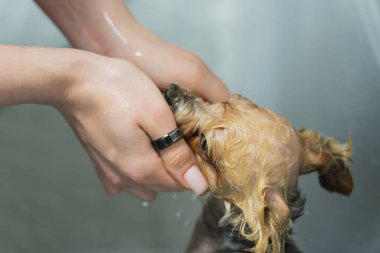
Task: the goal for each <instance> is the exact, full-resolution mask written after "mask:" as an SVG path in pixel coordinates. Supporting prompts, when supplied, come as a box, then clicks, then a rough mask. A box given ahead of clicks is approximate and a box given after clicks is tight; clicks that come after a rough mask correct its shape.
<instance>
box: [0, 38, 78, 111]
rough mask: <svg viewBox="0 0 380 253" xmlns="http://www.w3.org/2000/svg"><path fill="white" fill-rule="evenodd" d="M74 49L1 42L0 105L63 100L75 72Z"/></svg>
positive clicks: (51, 102)
mask: <svg viewBox="0 0 380 253" xmlns="http://www.w3.org/2000/svg"><path fill="white" fill-rule="evenodd" d="M72 51H74V50H72V49H52V48H42V47H19V46H5V45H0V55H1V58H0V107H5V106H9V105H15V104H23V103H38V104H50V105H54V104H56V103H57V102H59V101H60V99H61V98H62V96H64V94H65V92H66V90H67V85H68V83H69V81H70V79H71V78H72V76H73V75H72V71H70V68H72V67H73V66H72V62H75V61H73V58H75V57H74V55H75V54H74V53H73V52H72ZM78 60H79V59H78Z"/></svg>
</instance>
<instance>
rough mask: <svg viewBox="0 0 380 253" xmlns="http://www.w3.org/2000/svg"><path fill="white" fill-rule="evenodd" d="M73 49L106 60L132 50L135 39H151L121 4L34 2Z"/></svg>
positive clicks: (114, 1) (67, 0) (114, 0)
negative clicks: (116, 51) (119, 50)
mask: <svg viewBox="0 0 380 253" xmlns="http://www.w3.org/2000/svg"><path fill="white" fill-rule="evenodd" d="M36 3H37V4H38V5H39V6H40V7H41V8H42V9H43V10H44V11H45V12H46V14H47V15H48V16H49V17H50V18H51V19H52V20H53V22H54V23H55V24H56V25H57V26H58V28H59V29H60V30H61V31H62V32H63V33H64V34H65V36H66V37H67V38H68V40H69V41H70V42H71V44H72V46H73V47H75V48H79V49H84V50H88V51H92V52H96V53H100V54H103V55H108V56H115V55H112V54H113V52H112V51H113V50H114V49H115V48H117V47H123V48H124V46H127V45H128V46H129V47H133V45H132V44H133V40H134V37H135V36H134V35H135V34H138V35H139V36H147V37H149V36H153V34H151V33H150V32H149V31H147V30H146V29H143V28H142V26H141V25H140V24H139V23H138V22H137V20H136V19H135V18H134V17H133V16H132V14H131V13H130V12H129V10H128V8H127V7H126V6H125V5H124V3H123V2H122V1H121V0H107V1H104V0H92V1H89V0H65V1H60V0H36Z"/></svg>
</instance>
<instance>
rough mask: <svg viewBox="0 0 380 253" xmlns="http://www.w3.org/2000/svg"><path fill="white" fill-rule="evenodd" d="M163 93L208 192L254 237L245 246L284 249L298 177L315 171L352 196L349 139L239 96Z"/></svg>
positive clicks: (324, 182) (180, 91)
mask: <svg viewBox="0 0 380 253" xmlns="http://www.w3.org/2000/svg"><path fill="white" fill-rule="evenodd" d="M165 96H166V98H167V100H168V101H169V104H171V107H172V109H173V111H174V115H175V117H176V121H177V123H178V125H179V126H180V128H181V130H182V132H183V133H184V135H185V137H186V139H187V140H188V142H189V144H190V146H191V148H192V149H193V151H194V152H195V154H196V157H197V160H198V162H199V164H200V168H201V170H202V172H203V174H204V175H205V176H206V178H207V181H208V184H209V188H210V191H211V192H212V193H213V194H215V195H216V196H218V197H221V198H223V199H224V200H225V201H226V203H227V206H226V210H227V211H226V214H225V216H224V217H223V220H227V221H228V222H230V223H232V224H234V225H235V226H236V227H238V228H239V229H240V234H241V235H243V236H244V237H245V238H246V239H247V240H250V241H254V242H255V245H256V246H255V247H254V248H252V249H247V250H249V251H252V252H257V253H265V252H276V253H277V252H283V251H284V243H285V240H286V238H287V236H288V231H289V229H290V228H291V226H292V224H291V220H290V215H289V207H288V204H287V196H288V194H290V193H292V192H293V191H294V190H295V189H297V184H298V176H299V175H301V174H306V173H310V172H314V171H317V172H318V173H319V179H320V183H321V185H322V186H323V187H325V188H326V189H327V190H329V191H332V192H334V191H336V192H338V193H342V194H346V195H348V194H350V193H351V191H352V188H353V181H352V177H351V174H350V172H349V170H348V169H347V163H348V162H350V161H351V158H350V155H351V142H349V143H348V144H346V145H342V144H340V143H338V142H337V141H336V140H335V139H333V138H331V137H321V136H320V135H319V134H318V133H317V132H315V131H310V130H300V131H298V130H296V129H295V128H294V127H293V126H292V124H291V123H290V122H289V121H287V120H286V119H284V118H282V117H281V116H279V115H277V114H275V113H273V112H271V111H270V110H267V109H264V108H260V107H258V106H257V105H255V104H253V103H252V102H250V101H249V100H248V99H246V98H244V97H242V96H240V95H232V96H230V98H229V99H228V101H227V102H225V103H218V104H209V103H207V102H205V101H203V100H202V99H201V98H199V97H196V96H193V95H192V94H190V93H188V92H186V91H184V90H183V89H181V88H179V87H177V86H171V87H170V88H169V89H168V90H167V92H166V93H165ZM230 203H231V204H232V205H233V207H235V208H229V204H230ZM236 207H237V208H238V209H239V210H240V212H235V211H234V210H236Z"/></svg>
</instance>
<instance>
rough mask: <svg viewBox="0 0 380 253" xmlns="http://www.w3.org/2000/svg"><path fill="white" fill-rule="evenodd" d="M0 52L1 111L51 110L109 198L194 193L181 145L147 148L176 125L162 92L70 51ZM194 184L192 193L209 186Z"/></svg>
mask: <svg viewBox="0 0 380 253" xmlns="http://www.w3.org/2000/svg"><path fill="white" fill-rule="evenodd" d="M0 55H1V56H2V57H1V59H0V108H2V107H6V106H11V105H17V104H25V103H33V104H43V105H49V106H52V107H54V108H56V109H57V110H58V111H59V112H60V113H61V114H62V115H63V116H64V117H65V119H66V120H67V122H68V123H69V124H70V126H71V127H72V129H73V130H74V132H75V133H76V135H77V137H78V139H79V140H80V142H81V143H82V145H83V147H84V148H85V149H86V151H87V153H88V154H89V156H90V157H91V159H92V161H93V162H94V164H95V168H96V172H97V174H98V176H99V178H100V180H101V181H102V183H103V184H104V187H105V189H106V191H107V192H108V193H109V194H118V193H120V192H122V191H125V190H126V191H127V192H129V193H130V194H132V195H134V196H136V197H138V198H140V199H143V200H152V199H154V198H155V196H156V194H157V192H160V191H177V190H182V189H185V188H187V189H193V187H194V185H192V183H193V182H191V180H194V178H196V179H197V180H199V178H201V177H200V175H201V174H200V173H199V172H197V171H198V169H197V167H196V166H197V163H196V161H195V159H194V156H193V154H192V152H191V151H190V149H189V147H188V146H187V144H186V143H185V141H184V140H180V141H179V142H177V143H175V144H174V145H172V146H171V147H169V148H167V149H166V150H165V152H161V154H158V153H157V152H156V151H155V150H154V149H153V148H152V146H151V140H154V139H156V138H159V137H160V136H162V135H163V134H164V133H167V132H169V131H171V130H172V129H174V128H176V125H175V121H174V118H173V115H172V114H171V112H170V108H169V107H168V105H167V104H166V102H165V100H164V98H163V97H162V95H161V92H160V90H159V89H158V88H157V86H156V85H155V84H154V83H153V82H152V81H151V80H150V79H149V77H148V76H146V75H145V74H144V73H143V72H142V71H140V70H139V69H138V68H137V67H135V66H134V65H133V64H131V63H129V62H127V61H124V60H120V59H115V58H109V57H105V56H101V55H97V54H94V53H90V52H86V51H82V50H76V49H58V48H54V49H53V48H43V47H19V46H4V45H1V46H0ZM20 71H21V72H20ZM20 73H22V74H20ZM156 126H159V127H156ZM189 168H190V169H189ZM197 173H199V175H197ZM200 180H202V178H201V179H200ZM196 183H197V184H198V186H197V187H199V188H197V189H193V190H194V191H195V192H196V193H198V194H201V193H202V192H204V191H205V190H206V189H207V183H206V182H199V181H198V182H196ZM197 191H198V192H197Z"/></svg>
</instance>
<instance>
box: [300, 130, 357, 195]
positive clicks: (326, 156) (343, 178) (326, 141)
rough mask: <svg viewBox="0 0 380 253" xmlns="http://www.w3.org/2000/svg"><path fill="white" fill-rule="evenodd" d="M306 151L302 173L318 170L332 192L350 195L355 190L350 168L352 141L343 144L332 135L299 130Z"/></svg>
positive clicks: (320, 178) (326, 186)
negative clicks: (323, 135)
mask: <svg viewBox="0 0 380 253" xmlns="http://www.w3.org/2000/svg"><path fill="white" fill-rule="evenodd" d="M299 133H300V136H301V140H302V141H301V142H302V145H303V149H304V151H305V163H304V165H303V167H302V168H301V173H302V174H307V173H310V172H313V171H317V172H318V174H319V183H320V184H321V186H322V187H324V188H325V189H327V190H328V191H331V192H337V193H340V194H344V195H350V194H351V192H352V190H353V186H354V183H353V179H352V176H351V172H350V170H349V169H348V164H349V163H352V159H351V153H352V141H351V140H349V141H348V142H347V143H346V144H341V143H339V142H338V141H337V140H335V139H334V138H331V137H322V136H321V135H320V134H319V133H318V132H316V131H311V130H303V129H301V130H300V131H299Z"/></svg>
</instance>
